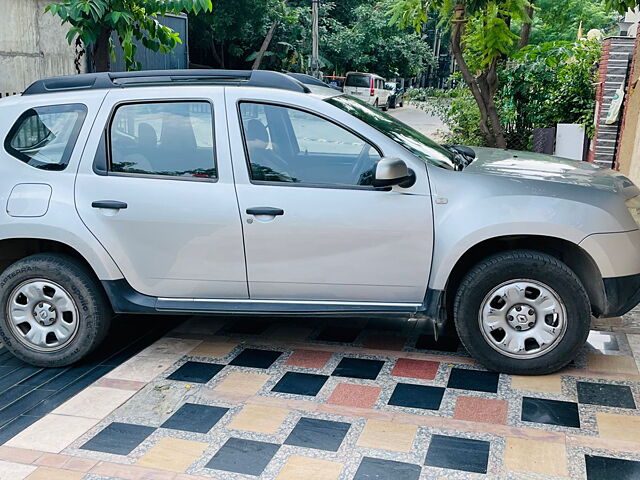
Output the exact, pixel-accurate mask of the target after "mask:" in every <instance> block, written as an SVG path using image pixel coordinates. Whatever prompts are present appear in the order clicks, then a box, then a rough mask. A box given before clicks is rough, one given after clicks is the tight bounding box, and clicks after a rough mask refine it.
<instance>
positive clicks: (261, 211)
mask: <svg viewBox="0 0 640 480" xmlns="http://www.w3.org/2000/svg"><path fill="white" fill-rule="evenodd" d="M247 213H248V214H249V215H272V216H274V217H277V216H278V215H284V210H283V209H281V208H275V207H251V208H247Z"/></svg>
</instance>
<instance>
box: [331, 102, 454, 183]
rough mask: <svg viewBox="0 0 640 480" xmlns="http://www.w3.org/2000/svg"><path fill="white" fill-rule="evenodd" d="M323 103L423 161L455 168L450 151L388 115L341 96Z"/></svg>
mask: <svg viewBox="0 0 640 480" xmlns="http://www.w3.org/2000/svg"><path fill="white" fill-rule="evenodd" d="M325 101H326V102H328V103H330V104H331V105H334V106H336V107H338V108H339V109H341V110H344V111H345V112H347V113H349V114H351V115H353V116H354V117H356V118H358V119H359V120H362V121H363V122H365V123H367V124H368V125H370V126H372V127H373V128H375V129H376V130H378V131H380V132H382V133H384V134H385V135H386V136H388V137H390V138H391V139H393V140H395V141H396V142H397V143H399V144H400V145H402V146H403V147H405V148H406V149H407V150H409V151H410V152H411V153H413V154H414V155H415V156H417V157H418V158H420V159H421V160H423V161H424V162H426V163H430V164H433V165H437V166H439V167H442V168H447V169H451V170H453V169H455V165H454V158H453V154H452V153H451V152H449V151H448V150H447V149H445V148H444V147H442V146H441V145H438V144H437V143H436V142H434V141H433V140H431V139H430V138H429V137H427V136H426V135H424V134H422V133H420V132H418V131H417V130H414V129H413V128H411V127H410V126H409V125H407V124H406V123H403V122H401V121H400V120H397V119H396V118H394V117H392V116H391V115H389V114H387V113H384V112H381V111H380V110H378V109H377V108H375V107H372V106H371V105H368V104H366V103H364V102H361V101H360V100H358V99H356V98H353V97H349V96H345V95H339V96H335V97H331V98H327V99H326V100H325Z"/></svg>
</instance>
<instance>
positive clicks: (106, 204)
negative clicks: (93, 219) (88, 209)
mask: <svg viewBox="0 0 640 480" xmlns="http://www.w3.org/2000/svg"><path fill="white" fill-rule="evenodd" d="M91 206H92V207H93V208H106V209H109V210H124V209H125V208H127V207H128V205H127V204H126V203H125V202H119V201H117V200H97V201H95V202H93V203H92V204H91Z"/></svg>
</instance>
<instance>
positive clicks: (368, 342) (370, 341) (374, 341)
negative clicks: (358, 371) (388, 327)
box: [364, 334, 407, 352]
mask: <svg viewBox="0 0 640 480" xmlns="http://www.w3.org/2000/svg"><path fill="white" fill-rule="evenodd" d="M405 343H407V337H401V336H398V335H378V334H376V335H369V336H368V337H367V338H365V340H364V346H365V347H366V348H371V349H374V350H395V351H398V352H399V351H401V350H402V349H403V348H404V345H405Z"/></svg>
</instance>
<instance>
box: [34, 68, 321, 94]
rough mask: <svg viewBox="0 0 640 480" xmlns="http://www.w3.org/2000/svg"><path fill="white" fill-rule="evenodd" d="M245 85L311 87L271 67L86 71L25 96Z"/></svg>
mask: <svg viewBox="0 0 640 480" xmlns="http://www.w3.org/2000/svg"><path fill="white" fill-rule="evenodd" d="M207 83H208V84H218V85H244V86H247V87H266V88H279V89H282V90H291V91H294V92H301V93H309V92H310V90H309V89H308V88H307V87H306V86H305V85H303V84H302V83H301V82H300V81H298V80H296V79H295V78H292V77H289V76H288V75H285V74H284V73H279V72H272V71H269V70H146V71H139V72H119V73H112V72H104V73H85V74H82V75H69V76H64V77H53V78H45V79H43V80H38V81H36V82H34V83H33V84H31V85H30V86H29V87H28V88H27V89H26V90H25V91H24V92H23V95H36V94H41V93H53V92H65V91H77V90H98V89H105V88H125V87H134V86H137V87H140V86H151V85H184V84H189V85H193V84H207Z"/></svg>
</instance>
